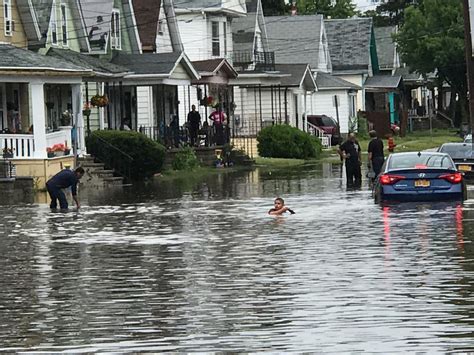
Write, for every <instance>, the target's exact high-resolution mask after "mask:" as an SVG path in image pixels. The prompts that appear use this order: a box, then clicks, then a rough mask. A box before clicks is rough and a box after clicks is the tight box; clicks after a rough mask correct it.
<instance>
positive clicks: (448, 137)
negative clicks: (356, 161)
mask: <svg viewBox="0 0 474 355" xmlns="http://www.w3.org/2000/svg"><path fill="white" fill-rule="evenodd" d="M394 140H395V144H396V145H397V146H396V147H395V152H413V151H414V152H418V151H422V150H426V149H432V148H438V147H439V146H440V145H441V144H443V143H448V142H462V138H460V137H459V136H458V135H456V132H455V131H450V130H434V131H433V133H432V134H430V132H429V131H428V132H426V131H423V132H415V133H409V134H407V135H406V136H405V137H394ZM368 144H369V139H362V140H360V145H361V148H362V151H363V152H367V146H368ZM384 146H385V150H386V151H387V140H386V139H385V140H384ZM387 153H388V151H387Z"/></svg>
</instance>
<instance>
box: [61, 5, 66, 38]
mask: <svg viewBox="0 0 474 355" xmlns="http://www.w3.org/2000/svg"><path fill="white" fill-rule="evenodd" d="M61 29H62V32H63V44H64V45H65V46H67V18H66V5H65V4H61Z"/></svg>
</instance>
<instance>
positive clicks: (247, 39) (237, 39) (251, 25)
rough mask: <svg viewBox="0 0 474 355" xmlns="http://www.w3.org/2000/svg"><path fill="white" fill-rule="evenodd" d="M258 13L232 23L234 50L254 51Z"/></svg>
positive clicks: (248, 14) (249, 14) (251, 13)
mask: <svg viewBox="0 0 474 355" xmlns="http://www.w3.org/2000/svg"><path fill="white" fill-rule="evenodd" d="M256 17H257V13H256V12H250V13H247V16H245V17H240V18H236V19H235V20H234V21H232V40H233V42H234V48H236V49H237V48H238V50H239V51H253V42H254V39H255V26H256V23H257V21H256Z"/></svg>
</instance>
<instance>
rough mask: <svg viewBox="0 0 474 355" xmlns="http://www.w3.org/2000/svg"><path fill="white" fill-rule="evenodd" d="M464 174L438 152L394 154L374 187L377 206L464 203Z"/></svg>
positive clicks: (465, 193)
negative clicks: (398, 202)
mask: <svg viewBox="0 0 474 355" xmlns="http://www.w3.org/2000/svg"><path fill="white" fill-rule="evenodd" d="M466 196H467V190H466V184H465V181H464V177H463V174H462V173H461V172H459V171H458V170H457V169H456V165H455V164H454V162H453V160H452V159H451V157H450V156H449V155H448V154H446V153H439V152H418V153H416V152H410V153H393V154H390V155H389V157H388V158H387V160H386V161H385V163H384V165H383V167H382V172H381V173H380V175H379V176H378V178H377V180H376V183H375V185H374V198H375V201H376V202H382V201H390V200H392V201H430V200H431V201H439V200H464V199H465V198H466Z"/></svg>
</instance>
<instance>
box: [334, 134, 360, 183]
mask: <svg viewBox="0 0 474 355" xmlns="http://www.w3.org/2000/svg"><path fill="white" fill-rule="evenodd" d="M339 154H340V155H341V157H342V159H343V160H344V161H345V165H346V178H347V187H359V186H360V185H361V183H362V173H361V170H360V165H361V159H360V145H359V142H357V140H356V137H355V134H354V133H349V136H348V137H347V140H346V141H345V142H344V143H342V144H341V145H340V147H339Z"/></svg>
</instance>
